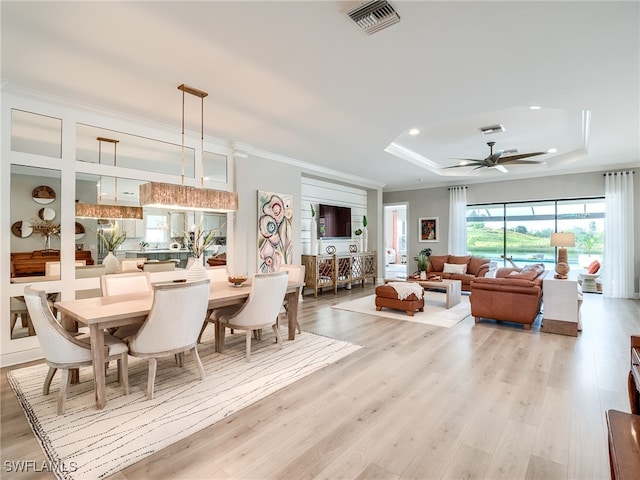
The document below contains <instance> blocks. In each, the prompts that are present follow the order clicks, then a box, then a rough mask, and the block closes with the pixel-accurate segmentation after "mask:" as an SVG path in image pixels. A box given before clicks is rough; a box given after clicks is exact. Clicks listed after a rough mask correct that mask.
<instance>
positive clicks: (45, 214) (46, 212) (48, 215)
mask: <svg viewBox="0 0 640 480" xmlns="http://www.w3.org/2000/svg"><path fill="white" fill-rule="evenodd" d="M38 217H40V220H53V219H54V218H56V211H55V210H54V209H53V208H50V207H43V208H41V209H40V210H38Z"/></svg>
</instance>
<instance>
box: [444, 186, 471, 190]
mask: <svg viewBox="0 0 640 480" xmlns="http://www.w3.org/2000/svg"><path fill="white" fill-rule="evenodd" d="M454 188H469V187H467V186H466V185H462V186H459V187H449V188H447V190H453V189H454Z"/></svg>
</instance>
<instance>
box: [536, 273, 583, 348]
mask: <svg viewBox="0 0 640 480" xmlns="http://www.w3.org/2000/svg"><path fill="white" fill-rule="evenodd" d="M542 302H543V305H544V307H543V316H542V331H543V332H545V333H557V334H560V335H570V336H573V337H577V336H578V331H579V330H581V329H582V324H581V322H580V306H581V304H582V290H581V288H580V285H579V284H578V281H577V280H571V279H565V280H562V279H558V278H553V276H552V275H547V276H546V277H545V279H544V280H543V281H542Z"/></svg>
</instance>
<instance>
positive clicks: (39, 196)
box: [31, 185, 56, 205]
mask: <svg viewBox="0 0 640 480" xmlns="http://www.w3.org/2000/svg"><path fill="white" fill-rule="evenodd" d="M31 197H33V201H34V202H36V203H39V204H41V205H47V204H49V203H53V202H54V201H55V199H56V192H54V191H53V188H51V187H48V186H47V185H40V186H39V187H36V188H34V189H33V191H32V192H31Z"/></svg>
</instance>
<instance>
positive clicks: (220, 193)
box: [140, 182, 238, 212]
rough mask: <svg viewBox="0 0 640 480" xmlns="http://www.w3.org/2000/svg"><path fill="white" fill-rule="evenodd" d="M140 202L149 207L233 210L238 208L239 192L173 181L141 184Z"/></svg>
mask: <svg viewBox="0 0 640 480" xmlns="http://www.w3.org/2000/svg"><path fill="white" fill-rule="evenodd" d="M140 203H141V204H142V205H144V206H147V207H162V208H172V209H175V210H198V211H214V212H232V211H234V210H237V209H238V194H237V193H236V192H227V191H224V190H212V189H210V188H196V187H190V186H187V185H174V184H171V183H156V182H150V183H144V184H142V185H140Z"/></svg>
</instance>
